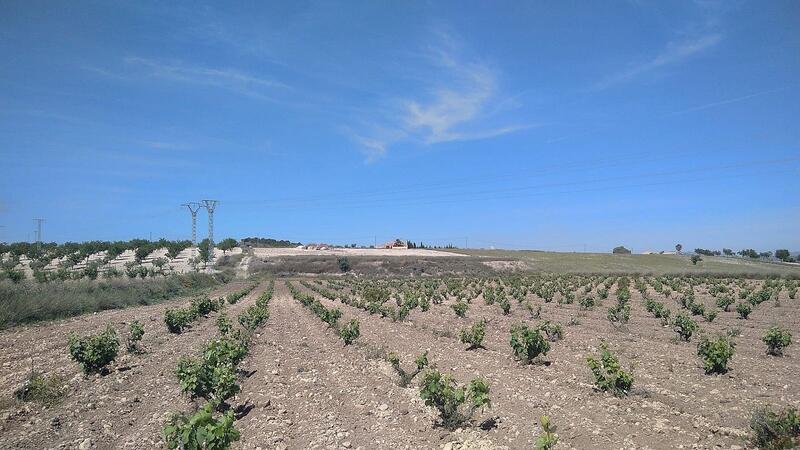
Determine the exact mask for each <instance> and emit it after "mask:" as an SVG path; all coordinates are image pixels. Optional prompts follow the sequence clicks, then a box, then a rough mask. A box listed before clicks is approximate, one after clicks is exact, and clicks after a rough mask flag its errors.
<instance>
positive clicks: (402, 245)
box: [383, 239, 408, 250]
mask: <svg viewBox="0 0 800 450" xmlns="http://www.w3.org/2000/svg"><path fill="white" fill-rule="evenodd" d="M383 248H389V249H398V250H408V244H407V243H406V242H405V241H401V240H400V239H395V240H393V241H389V242H387V243H385V244H383Z"/></svg>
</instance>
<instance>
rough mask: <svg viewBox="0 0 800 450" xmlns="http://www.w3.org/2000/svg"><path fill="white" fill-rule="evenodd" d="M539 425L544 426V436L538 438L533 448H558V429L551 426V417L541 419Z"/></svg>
mask: <svg viewBox="0 0 800 450" xmlns="http://www.w3.org/2000/svg"><path fill="white" fill-rule="evenodd" d="M539 423H541V424H542V435H541V436H539V437H538V438H536V442H535V443H534V444H533V448H534V449H536V450H552V449H554V448H556V444H558V435H557V434H556V427H555V426H553V425H550V417H549V416H542V417H540V418H539Z"/></svg>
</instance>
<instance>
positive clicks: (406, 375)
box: [387, 351, 428, 387]
mask: <svg viewBox="0 0 800 450" xmlns="http://www.w3.org/2000/svg"><path fill="white" fill-rule="evenodd" d="M387 360H388V361H389V364H391V365H392V367H393V368H394V370H395V371H396V372H397V374H398V375H399V376H400V379H399V380H398V382H397V384H398V386H400V387H407V386H408V385H409V384H410V383H411V381H412V380H413V379H414V377H416V376H417V375H418V374H419V373H420V372H422V369H424V368H425V367H427V366H428V352H427V351H426V352H425V353H423V354H421V355H419V356H417V359H415V360H414V364H416V369H415V370H414V371H413V372H406V371H405V370H404V369H403V367H402V366H400V358H399V357H398V356H397V355H396V354H394V353H389V356H388V357H387Z"/></svg>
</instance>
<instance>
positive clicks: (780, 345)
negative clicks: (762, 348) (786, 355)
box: [762, 325, 792, 356]
mask: <svg viewBox="0 0 800 450" xmlns="http://www.w3.org/2000/svg"><path fill="white" fill-rule="evenodd" d="M762 340H763V341H764V343H765V344H767V354H768V355H772V356H782V355H783V349H784V348H786V347H788V346H789V344H791V343H792V334H791V333H789V330H787V329H784V328H781V327H779V326H777V325H776V326H773V327H770V329H769V330H767V334H766V335H764V338H763V339H762Z"/></svg>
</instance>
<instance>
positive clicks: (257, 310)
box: [237, 305, 341, 333]
mask: <svg viewBox="0 0 800 450" xmlns="http://www.w3.org/2000/svg"><path fill="white" fill-rule="evenodd" d="M337 311H338V310H337ZM340 315H341V314H340ZM267 319H269V310H268V309H267V308H266V307H263V308H262V307H260V306H258V305H250V306H249V307H247V309H246V310H244V312H242V313H241V314H239V317H238V319H237V320H238V321H239V324H240V325H241V326H242V327H244V328H245V329H246V330H247V331H249V332H251V333H252V332H253V331H255V330H256V328H258V327H260V326H261V324H263V323H264V322H266V320H267ZM337 320H338V317H337Z"/></svg>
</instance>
